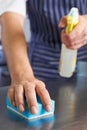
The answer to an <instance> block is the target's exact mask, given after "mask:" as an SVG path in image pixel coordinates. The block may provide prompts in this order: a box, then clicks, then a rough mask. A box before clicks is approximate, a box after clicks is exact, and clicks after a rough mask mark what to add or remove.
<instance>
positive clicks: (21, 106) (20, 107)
mask: <svg viewBox="0 0 87 130" xmlns="http://www.w3.org/2000/svg"><path fill="white" fill-rule="evenodd" d="M18 108H19V111H20V112H23V111H24V107H23V105H22V104H20V105H19V106H18Z"/></svg>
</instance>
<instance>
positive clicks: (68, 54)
mask: <svg viewBox="0 0 87 130" xmlns="http://www.w3.org/2000/svg"><path fill="white" fill-rule="evenodd" d="M78 21H79V12H78V9H77V8H74V7H73V8H72V9H71V10H70V13H69V14H68V16H67V28H66V33H69V32H71V31H72V30H73V28H74V27H75V26H76V25H77V24H78ZM76 59H77V50H71V49H68V48H67V47H66V46H65V45H64V44H63V43H62V48H61V56H60V65H59V74H60V76H62V77H66V78H69V77H71V76H72V75H73V72H74V70H75V66H76Z"/></svg>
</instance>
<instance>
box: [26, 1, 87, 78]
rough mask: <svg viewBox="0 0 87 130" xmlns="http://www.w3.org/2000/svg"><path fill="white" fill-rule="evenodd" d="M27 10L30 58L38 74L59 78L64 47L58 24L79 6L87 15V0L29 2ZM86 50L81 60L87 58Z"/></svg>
mask: <svg viewBox="0 0 87 130" xmlns="http://www.w3.org/2000/svg"><path fill="white" fill-rule="evenodd" d="M27 7H28V8H27V9H28V10H27V11H28V15H29V20H30V29H31V39H30V43H29V53H30V54H29V56H30V61H31V64H32V67H33V70H34V73H35V75H36V76H38V77H40V78H41V77H42V78H43V77H45V78H48V77H54V78H55V77H57V76H58V64H59V58H60V45H61V39H60V29H59V28H58V23H59V21H60V19H61V17H62V16H64V15H67V14H68V13H69V11H70V9H71V8H72V7H77V8H78V9H79V13H80V14H86V13H87V0H28V2H27ZM86 48H87V47H86ZM86 50H87V49H84V48H83V49H82V51H80V56H79V59H81V57H82V59H83V58H84V57H85V54H86V53H87V51H86ZM83 55H84V56H83ZM86 55H87V54H86ZM86 59H87V56H86Z"/></svg>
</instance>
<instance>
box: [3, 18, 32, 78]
mask: <svg viewBox="0 0 87 130" xmlns="http://www.w3.org/2000/svg"><path fill="white" fill-rule="evenodd" d="M5 21H6V19H2V21H1V23H2V43H3V47H4V51H5V55H6V59H7V63H8V67H9V71H10V74H11V77H12V79H13V77H14V75H18V76H23V74H24V73H26V72H27V73H28V72H29V75H30V76H33V72H32V69H31V66H30V63H29V59H28V56H27V47H26V41H25V36H24V32H23V28H22V27H21V26H22V25H21V24H20V25H19V24H15V27H11V25H10V24H11V23H10V22H8V23H6V22H5ZM19 26H20V27H19Z"/></svg>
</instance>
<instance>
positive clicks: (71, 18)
mask: <svg viewBox="0 0 87 130" xmlns="http://www.w3.org/2000/svg"><path fill="white" fill-rule="evenodd" d="M78 18H79V13H78V9H77V8H72V9H71V10H70V13H69V14H68V16H67V28H66V32H67V33H69V32H71V31H72V30H73V28H74V27H75V26H76V25H77V24H78V22H79V19H78Z"/></svg>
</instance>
